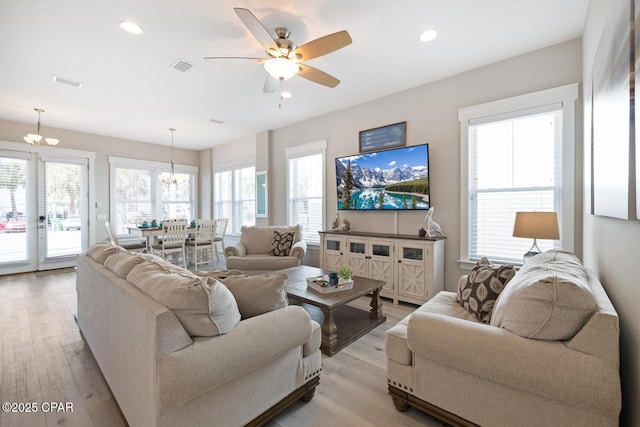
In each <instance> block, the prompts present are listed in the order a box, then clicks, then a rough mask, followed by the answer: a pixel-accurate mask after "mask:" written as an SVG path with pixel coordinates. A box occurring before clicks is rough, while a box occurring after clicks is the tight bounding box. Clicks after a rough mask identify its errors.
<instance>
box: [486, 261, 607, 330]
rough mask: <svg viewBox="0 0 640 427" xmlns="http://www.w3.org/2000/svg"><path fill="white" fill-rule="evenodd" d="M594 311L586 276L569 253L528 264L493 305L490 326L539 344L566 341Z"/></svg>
mask: <svg viewBox="0 0 640 427" xmlns="http://www.w3.org/2000/svg"><path fill="white" fill-rule="evenodd" d="M596 308H597V304H596V300H595V297H594V296H593V293H592V292H591V285H590V283H589V275H588V273H587V270H586V269H585V268H584V267H583V266H582V264H581V263H580V260H578V258H577V257H576V256H575V255H573V254H572V253H569V252H562V251H558V250H550V251H547V252H544V253H541V254H539V255H536V256H535V257H533V258H531V259H530V260H528V261H527V262H526V263H525V264H524V265H523V266H522V268H521V269H520V271H518V274H517V275H516V277H514V279H513V280H512V281H511V282H509V285H508V286H507V287H506V288H505V290H504V292H502V293H501V294H500V297H499V298H498V300H497V301H496V306H495V309H494V312H493V318H492V319H491V324H492V325H493V326H498V327H500V328H505V329H508V330H509V331H511V332H513V333H514V334H516V335H520V336H521V337H525V338H533V339H539V340H568V339H570V338H572V337H573V336H574V335H575V334H576V333H577V332H578V331H579V330H580V329H582V326H584V324H585V323H586V322H587V321H589V319H590V318H591V316H592V315H593V313H595V311H596Z"/></svg>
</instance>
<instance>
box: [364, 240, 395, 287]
mask: <svg viewBox="0 0 640 427" xmlns="http://www.w3.org/2000/svg"><path fill="white" fill-rule="evenodd" d="M394 249H395V245H394V243H393V242H390V241H385V240H370V241H369V247H368V254H369V255H368V256H369V278H371V279H376V280H382V281H383V282H384V287H383V288H382V295H383V296H389V297H393V289H394V287H395V274H394V271H395V270H394V263H393V260H394V255H395V251H394Z"/></svg>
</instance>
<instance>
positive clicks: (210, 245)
mask: <svg viewBox="0 0 640 427" xmlns="http://www.w3.org/2000/svg"><path fill="white" fill-rule="evenodd" d="M215 236H216V221H215V220H211V219H198V220H196V232H195V237H194V238H193V239H192V240H187V242H186V246H187V249H192V250H193V264H194V265H195V268H196V270H197V269H198V264H205V263H207V262H208V261H209V260H210V261H211V263H212V264H214V266H215V261H216V260H217V259H218V256H217V254H216V253H215V251H214V245H215V243H214V239H215ZM206 249H209V251H210V252H211V256H210V257H209V259H208V260H207V257H206V256H205V252H206V251H205V250H206ZM199 251H202V261H200V262H198V252H199Z"/></svg>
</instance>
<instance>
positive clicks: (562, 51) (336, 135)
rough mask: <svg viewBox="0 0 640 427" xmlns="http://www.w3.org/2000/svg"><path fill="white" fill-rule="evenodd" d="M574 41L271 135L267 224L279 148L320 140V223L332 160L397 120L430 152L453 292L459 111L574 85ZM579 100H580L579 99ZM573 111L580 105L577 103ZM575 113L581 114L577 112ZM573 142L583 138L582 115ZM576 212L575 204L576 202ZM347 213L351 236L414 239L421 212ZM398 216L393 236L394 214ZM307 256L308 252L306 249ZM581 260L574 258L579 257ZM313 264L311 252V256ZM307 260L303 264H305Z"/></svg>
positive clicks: (277, 192) (278, 209) (275, 194)
mask: <svg viewBox="0 0 640 427" xmlns="http://www.w3.org/2000/svg"><path fill="white" fill-rule="evenodd" d="M581 63H582V57H581V41H580V40H572V41H568V42H565V43H562V44H559V45H556V46H552V47H549V48H546V49H542V50H539V51H536V52H532V53H529V54H526V55H522V56H519V57H516V58H512V59H509V60H507V61H503V62H500V63H497V64H493V65H489V66H486V67H482V68H479V69H475V70H472V71H469V72H466V73H463V74H460V75H457V76H454V77H451V78H447V79H444V80H440V81H438V82H435V83H431V84H427V85H424V86H421V87H418V88H414V89H411V90H408V91H405V92H401V93H398V94H394V95H391V96H388V97H385V98H381V99H378V100H375V101H372V102H368V103H365V104H361V105H358V106H355V107H352V108H348V109H345V110H342V111H339V112H335V113H331V114H328V115H325V116H322V117H317V118H314V119H311V120H308V121H305V122H301V123H298V124H295V125H292V126H287V127H285V128H281V129H277V130H273V131H272V132H271V141H270V149H271V152H270V156H269V157H270V162H271V168H270V171H269V179H270V197H269V199H270V200H269V204H270V213H271V218H270V223H271V224H284V223H285V221H286V195H285V188H286V183H285V149H286V148H287V147H290V146H294V145H298V144H304V143H309V142H314V141H318V140H322V139H326V140H327V142H328V146H327V174H326V188H327V202H326V211H325V217H326V219H327V221H328V222H330V221H332V220H333V218H334V217H335V213H336V206H337V204H336V193H335V190H334V189H335V169H334V163H333V160H334V158H335V157H338V156H344V155H349V154H355V153H357V152H358V132H359V131H361V130H364V129H370V128H374V127H378V126H383V125H387V124H391V123H396V122H402V121H406V122H407V144H408V145H415V144H421V143H425V142H428V143H429V150H430V153H429V154H430V167H431V171H430V177H431V198H432V201H433V205H434V206H435V215H434V218H435V220H436V221H437V222H438V223H440V225H441V226H442V228H443V230H444V233H445V234H446V235H447V242H446V255H445V263H446V265H445V281H446V287H447V289H450V290H453V289H454V288H455V284H456V280H457V278H458V276H459V275H460V274H461V273H462V272H461V270H460V268H459V265H458V258H459V254H460V243H459V230H460V148H459V147H460V132H459V125H458V121H457V117H458V108H461V107H468V106H471V105H476V104H480V103H484V102H489V101H494V100H497V99H501V98H506V97H510V96H515V95H520V94H524V93H528V92H533V91H538V90H542V89H547V88H551V87H556V86H561V85H565V84H569V83H574V82H580V81H581V80H582V78H581V76H582V73H581ZM580 102H581V101H580ZM578 105H580V103H579V104H578ZM578 110H580V109H578ZM577 123H578V126H576V127H577V129H576V136H577V137H578V138H579V140H581V138H582V120H581V115H580V117H578V118H577ZM576 164H577V170H576V174H577V177H578V178H579V181H578V182H581V179H582V160H581V158H579V159H577V160H576ZM577 199H578V200H576V203H577V206H581V205H582V199H581V197H580V196H577ZM576 211H577V215H576V226H575V228H576V236H577V241H576V242H575V245H574V247H576V248H581V245H582V241H581V238H580V229H581V223H582V215H581V213H580V212H581V211H580V209H577V210H576ZM346 215H348V217H349V219H350V220H351V224H352V228H353V229H354V230H357V231H364V230H366V231H380V232H392V233H393V232H396V231H397V232H398V233H403V234H417V231H418V229H419V228H420V227H422V226H423V225H424V222H423V220H424V212H419V211H418V212H398V213H395V212H349V213H348V214H345V213H344V211H343V212H341V217H344V216H346ZM396 215H397V224H398V225H397V230H396V228H395V218H396V217H395V216H396ZM310 252H313V251H310ZM579 255H580V254H579ZM309 259H311V260H314V262H317V254H315V255H314V254H312V253H311V254H310V258H309ZM307 261H308V260H307V259H305V262H307Z"/></svg>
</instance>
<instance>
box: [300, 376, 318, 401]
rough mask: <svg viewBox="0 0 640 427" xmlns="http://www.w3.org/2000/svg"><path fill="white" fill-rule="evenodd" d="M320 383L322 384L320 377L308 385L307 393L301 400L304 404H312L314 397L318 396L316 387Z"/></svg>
mask: <svg viewBox="0 0 640 427" xmlns="http://www.w3.org/2000/svg"><path fill="white" fill-rule="evenodd" d="M319 383H320V377H316V378H315V379H314V380H312V381H309V382H308V383H307V385H308V388H307V392H306V393H305V394H303V395H302V397H301V398H300V400H302V401H303V402H310V401H311V399H313V396H315V394H316V387H317V386H318V384H319Z"/></svg>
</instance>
